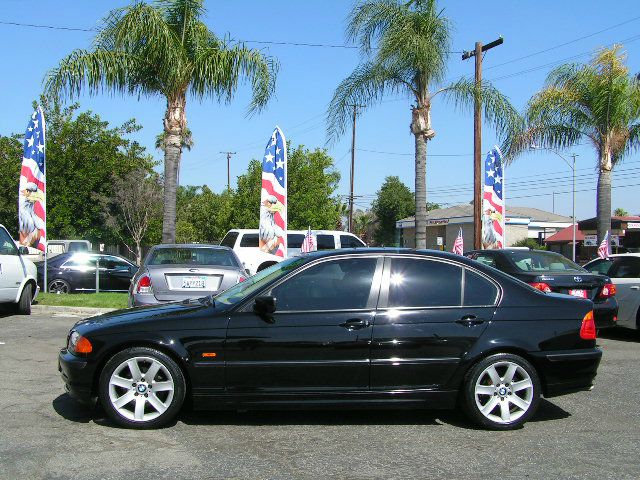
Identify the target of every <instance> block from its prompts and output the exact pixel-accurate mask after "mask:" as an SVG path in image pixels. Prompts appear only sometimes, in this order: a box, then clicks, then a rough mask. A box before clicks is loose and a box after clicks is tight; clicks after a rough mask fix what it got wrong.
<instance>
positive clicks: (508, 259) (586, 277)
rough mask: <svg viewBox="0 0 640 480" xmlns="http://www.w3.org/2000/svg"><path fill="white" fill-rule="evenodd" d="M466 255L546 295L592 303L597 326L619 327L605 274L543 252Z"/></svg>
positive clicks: (613, 289)
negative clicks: (584, 300)
mask: <svg viewBox="0 0 640 480" xmlns="http://www.w3.org/2000/svg"><path fill="white" fill-rule="evenodd" d="M465 256H467V257H469V258H471V259H473V260H476V261H478V262H480V263H482V264H484V265H488V266H490V267H493V268H497V269H498V270H501V271H503V272H505V273H508V274H509V275H511V276H512V277H515V278H517V279H518V280H522V281H523V282H526V283H528V284H529V285H531V286H532V287H533V288H536V289H538V290H540V291H542V292H545V293H551V292H554V293H562V294H565V295H572V296H575V297H580V298H587V299H589V300H591V301H593V304H594V309H593V313H594V315H595V321H596V326H597V327H598V328H608V327H613V326H615V325H616V322H617V319H618V302H617V300H616V287H615V285H613V283H612V281H611V279H610V278H608V277H607V276H606V275H600V274H593V273H590V272H589V271H588V270H585V269H584V268H582V267H581V266H579V265H577V264H576V263H573V262H572V261H571V260H569V259H567V258H566V257H563V256H562V255H560V254H559V253H554V252H547V251H544V250H529V249H526V248H525V249H520V248H518V249H515V248H514V249H509V248H505V249H503V250H472V251H469V252H467V253H465Z"/></svg>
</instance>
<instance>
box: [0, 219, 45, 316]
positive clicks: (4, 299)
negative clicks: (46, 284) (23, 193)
mask: <svg viewBox="0 0 640 480" xmlns="http://www.w3.org/2000/svg"><path fill="white" fill-rule="evenodd" d="M37 276H38V274H37V270H36V266H35V265H34V263H33V262H32V261H31V260H28V259H26V258H22V256H21V255H20V251H19V250H18V247H17V246H16V243H15V241H14V240H13V238H11V235H9V232H8V231H7V229H6V228H4V225H0V303H2V304H9V305H11V306H12V307H13V308H14V309H15V310H16V311H17V312H18V313H19V314H20V315H29V314H31V303H32V302H33V300H34V299H35V298H36V296H37V295H38V292H39V287H38V284H37V282H36V279H37Z"/></svg>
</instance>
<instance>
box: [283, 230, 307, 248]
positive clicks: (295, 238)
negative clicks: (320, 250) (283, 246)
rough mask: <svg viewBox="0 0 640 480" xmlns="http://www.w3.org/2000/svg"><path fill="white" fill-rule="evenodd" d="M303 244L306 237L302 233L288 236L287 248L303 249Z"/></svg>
mask: <svg viewBox="0 0 640 480" xmlns="http://www.w3.org/2000/svg"><path fill="white" fill-rule="evenodd" d="M302 242H304V235H303V234H302V233H289V234H287V248H301V247H302Z"/></svg>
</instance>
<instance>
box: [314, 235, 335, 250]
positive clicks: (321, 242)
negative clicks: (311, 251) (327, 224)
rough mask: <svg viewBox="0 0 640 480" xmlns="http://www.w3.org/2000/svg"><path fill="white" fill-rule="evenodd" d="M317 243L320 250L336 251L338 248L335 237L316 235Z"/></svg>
mask: <svg viewBox="0 0 640 480" xmlns="http://www.w3.org/2000/svg"><path fill="white" fill-rule="evenodd" d="M316 243H317V245H318V250H334V249H335V248H336V242H335V240H334V239H333V235H316Z"/></svg>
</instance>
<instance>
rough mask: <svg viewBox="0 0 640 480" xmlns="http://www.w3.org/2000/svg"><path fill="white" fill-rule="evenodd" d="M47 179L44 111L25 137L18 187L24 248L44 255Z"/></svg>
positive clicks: (33, 117) (34, 117)
mask: <svg viewBox="0 0 640 480" xmlns="http://www.w3.org/2000/svg"><path fill="white" fill-rule="evenodd" d="M46 204H47V202H46V177H45V126H44V113H43V111H42V109H41V108H40V107H38V109H37V110H36V111H35V112H33V114H32V115H31V120H30V121H29V125H28V126H27V130H26V132H25V135H24V151H23V154H22V169H21V170H20V185H19V187H18V235H19V243H20V245H24V246H26V247H35V248H37V249H38V250H42V251H43V252H44V251H45V250H46V244H47V235H46V230H47V214H46Z"/></svg>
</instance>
